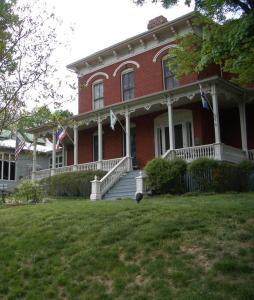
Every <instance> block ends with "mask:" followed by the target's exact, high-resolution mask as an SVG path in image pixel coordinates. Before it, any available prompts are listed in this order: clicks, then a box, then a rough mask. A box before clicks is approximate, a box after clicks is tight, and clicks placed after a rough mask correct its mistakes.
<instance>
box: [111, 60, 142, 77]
mask: <svg viewBox="0 0 254 300" xmlns="http://www.w3.org/2000/svg"><path fill="white" fill-rule="evenodd" d="M127 64H132V65H135V66H136V67H137V68H140V64H139V63H138V62H136V61H135V60H127V61H124V62H122V63H121V64H120V65H119V66H118V67H117V68H116V69H115V71H114V73H113V77H116V74H117V72H118V71H119V70H120V69H121V68H122V67H123V66H124V65H127Z"/></svg>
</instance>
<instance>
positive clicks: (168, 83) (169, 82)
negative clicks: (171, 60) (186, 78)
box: [162, 59, 180, 90]
mask: <svg viewBox="0 0 254 300" xmlns="http://www.w3.org/2000/svg"><path fill="white" fill-rule="evenodd" d="M162 64H163V76H164V88H165V89H166V90H167V89H172V88H174V87H177V86H179V85H180V83H179V81H178V80H176V79H175V77H174V74H173V73H172V71H171V70H170V69H169V66H168V60H167V59H164V60H163V61H162Z"/></svg>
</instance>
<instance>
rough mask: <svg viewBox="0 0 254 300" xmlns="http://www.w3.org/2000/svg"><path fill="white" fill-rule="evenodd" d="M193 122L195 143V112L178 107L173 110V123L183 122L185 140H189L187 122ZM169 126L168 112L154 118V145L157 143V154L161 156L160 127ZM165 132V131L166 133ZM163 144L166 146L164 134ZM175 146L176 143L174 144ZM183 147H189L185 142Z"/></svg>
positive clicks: (192, 134)
mask: <svg viewBox="0 0 254 300" xmlns="http://www.w3.org/2000/svg"><path fill="white" fill-rule="evenodd" d="M187 122H189V123H191V136H192V145H194V126H193V113H192V110H190V109H176V110H174V111H173V125H174V126H175V125H179V124H182V126H183V142H184V140H185V141H187V136H186V130H187V129H186V123H187ZM167 126H168V113H167V112H166V113H163V114H161V115H159V116H158V117H156V118H155V119H154V145H155V156H156V157H160V153H159V149H158V128H164V127H167ZM164 134H165V133H164ZM162 146H163V148H165V141H164V138H163V136H162ZM174 147H175V145H174ZM183 147H184V148H185V147H187V146H186V145H184V144H183Z"/></svg>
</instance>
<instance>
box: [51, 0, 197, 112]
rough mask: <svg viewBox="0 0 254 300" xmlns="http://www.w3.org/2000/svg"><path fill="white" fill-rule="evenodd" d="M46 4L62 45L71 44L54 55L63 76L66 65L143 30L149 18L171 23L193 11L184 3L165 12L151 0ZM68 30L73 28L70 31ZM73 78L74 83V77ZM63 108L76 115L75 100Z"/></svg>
mask: <svg viewBox="0 0 254 300" xmlns="http://www.w3.org/2000/svg"><path fill="white" fill-rule="evenodd" d="M45 1H46V3H47V5H48V8H49V9H51V8H52V7H54V12H55V14H56V16H57V17H59V18H60V19H61V20H62V21H63V24H62V25H61V29H60V31H59V38H60V39H61V40H62V41H64V42H66V40H67V41H68V42H69V45H70V46H69V49H67V48H66V47H59V49H57V50H56V52H55V56H54V59H56V58H57V60H58V61H59V62H58V64H59V66H58V67H59V72H60V74H61V76H63V77H64V76H66V74H69V75H70V71H68V70H67V69H66V65H67V64H70V63H72V62H74V61H76V60H78V59H81V58H84V57H86V56H88V55H90V54H92V53H94V52H96V51H99V50H101V49H103V48H106V47H108V46H111V45H113V44H115V43H118V42H120V41H122V40H124V39H127V38H130V37H132V36H134V35H137V34H139V33H142V32H144V31H146V30H147V24H148V21H149V20H150V19H152V18H154V17H157V16H159V15H163V16H165V17H166V18H167V19H168V20H173V19H175V18H177V17H179V16H181V15H184V14H186V13H188V12H190V11H191V10H192V9H191V8H188V7H187V6H185V5H184V1H182V2H183V3H182V4H181V5H179V6H175V7H173V8H171V9H164V8H163V7H162V6H161V4H160V3H158V4H152V3H150V2H151V1H150V0H149V1H147V4H145V5H143V6H141V7H140V6H136V5H135V4H134V3H133V2H132V0H72V1H64V0H45ZM70 27H73V29H74V30H73V32H71V31H70V29H69V28H70ZM73 78H74V80H75V78H76V76H74V77H73ZM70 92H71V91H68V92H67V93H66V95H67V94H68V93H70ZM71 93H73V94H75V93H74V92H71ZM66 108H68V109H69V110H71V111H72V112H73V113H75V114H76V113H77V108H78V104H77V101H75V102H72V103H71V104H65V105H64V107H63V109H66Z"/></svg>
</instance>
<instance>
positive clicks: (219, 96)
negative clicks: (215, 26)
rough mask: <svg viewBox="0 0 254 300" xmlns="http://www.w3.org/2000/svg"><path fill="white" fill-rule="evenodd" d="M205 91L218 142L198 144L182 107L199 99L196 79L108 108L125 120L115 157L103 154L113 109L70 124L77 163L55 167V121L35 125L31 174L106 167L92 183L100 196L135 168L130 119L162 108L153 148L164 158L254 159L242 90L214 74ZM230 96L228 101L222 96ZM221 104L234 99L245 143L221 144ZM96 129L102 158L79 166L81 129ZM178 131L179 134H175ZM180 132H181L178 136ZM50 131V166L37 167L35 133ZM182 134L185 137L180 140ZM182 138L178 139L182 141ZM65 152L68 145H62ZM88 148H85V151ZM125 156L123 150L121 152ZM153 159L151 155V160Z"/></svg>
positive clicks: (36, 176)
mask: <svg viewBox="0 0 254 300" xmlns="http://www.w3.org/2000/svg"><path fill="white" fill-rule="evenodd" d="M201 83H202V84H203V86H204V90H205V92H206V94H208V95H209V97H210V102H211V106H212V111H211V112H210V113H211V114H212V116H213V118H212V126H213V128H212V129H213V133H214V139H213V141H214V143H211V144H201V145H200V144H199V142H197V141H196V140H195V139H194V131H195V130H194V127H193V116H192V114H190V112H189V111H188V109H187V110H186V109H185V110H184V109H182V107H184V105H186V104H189V103H194V102H201V100H200V90H199V85H198V83H194V84H189V85H186V86H182V87H177V88H175V89H173V90H171V91H165V92H159V93H156V94H152V95H149V96H145V97H141V98H140V99H133V100H129V101H126V102H123V103H118V104H115V105H112V106H110V108H111V109H113V111H114V113H115V114H116V115H117V116H118V117H119V119H121V121H122V122H123V127H125V128H124V131H123V132H124V136H125V141H126V143H125V147H124V148H125V151H124V152H125V153H124V155H126V156H124V157H120V158H115V159H109V160H107V159H104V157H103V139H104V134H103V129H104V128H105V127H104V126H109V124H110V117H109V116H110V111H109V107H105V108H101V109H98V110H96V111H91V112H88V113H84V114H80V115H78V116H75V117H73V119H72V120H71V122H70V124H71V125H69V129H70V131H71V132H72V138H73V141H72V142H73V161H72V164H73V165H68V166H63V167H60V168H56V163H55V161H56V150H55V149H56V125H54V124H53V125H52V124H49V125H48V126H44V128H37V129H34V130H33V131H31V132H33V133H34V135H35V139H34V152H33V177H32V179H34V180H39V179H42V178H45V177H48V176H52V175H55V174H60V173H65V172H73V171H85V170H104V171H107V172H108V173H107V174H106V175H105V176H104V178H102V179H101V180H97V179H95V180H94V181H93V185H92V195H91V199H94V200H95V199H101V197H102V196H103V194H104V193H105V192H106V191H107V190H108V189H110V187H111V186H112V184H114V183H115V182H116V181H117V180H118V179H119V178H120V177H121V176H122V175H123V174H124V173H126V172H129V171H130V170H131V169H132V160H131V156H132V151H131V120H132V118H137V117H140V116H143V115H145V114H150V113H157V115H158V112H162V114H163V115H161V117H158V118H157V120H156V118H155V119H154V124H153V125H154V147H155V156H162V157H163V158H165V159H173V158H181V159H184V160H186V161H187V162H191V161H192V160H195V159H197V158H200V157H207V158H213V159H215V160H220V161H227V162H232V163H238V162H240V161H242V160H245V159H251V160H253V158H254V151H253V150H248V141H247V128H246V112H245V110H246V108H245V104H246V103H247V100H246V99H244V98H243V91H242V90H239V88H238V87H236V86H234V85H231V84H230V85H229V84H228V83H225V82H224V81H222V80H220V79H217V78H212V79H207V80H203V81H202V82H201ZM224 99H226V100H224ZM219 103H220V105H223V106H225V107H227V106H230V105H232V103H234V106H235V107H238V111H239V121H240V122H239V121H238V122H239V126H240V139H241V140H240V141H241V146H240V147H239V148H235V147H232V146H229V145H226V144H224V143H223V139H222V138H221V126H220V115H219ZM90 128H94V129H95V130H96V129H97V135H96V136H97V137H98V140H97V143H98V146H97V158H96V159H98V161H95V162H87V163H82V164H79V163H78V162H79V157H78V155H79V151H78V148H79V141H78V139H79V130H86V129H90ZM176 129H177V132H176ZM176 133H177V134H176ZM40 134H47V135H51V136H52V141H53V150H52V168H51V169H46V170H41V171H37V170H36V136H40ZM179 137H181V140H179ZM179 141H180V142H179ZM63 150H65V148H64V149H63ZM84 151H85V149H84ZM122 155H123V154H122V153H121V154H120V153H119V156H122ZM152 158H153V157H151V158H150V159H152Z"/></svg>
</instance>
